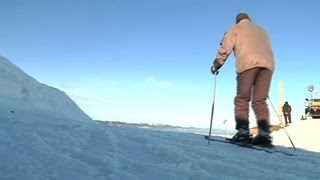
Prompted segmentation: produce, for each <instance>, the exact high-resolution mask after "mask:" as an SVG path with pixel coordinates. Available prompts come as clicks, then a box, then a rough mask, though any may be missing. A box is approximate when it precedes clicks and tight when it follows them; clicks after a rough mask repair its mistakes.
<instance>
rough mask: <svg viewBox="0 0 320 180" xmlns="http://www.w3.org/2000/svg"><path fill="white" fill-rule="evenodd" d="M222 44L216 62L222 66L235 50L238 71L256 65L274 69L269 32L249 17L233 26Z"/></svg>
mask: <svg viewBox="0 0 320 180" xmlns="http://www.w3.org/2000/svg"><path fill="white" fill-rule="evenodd" d="M220 45H221V46H220V48H219V50H218V53H217V57H216V60H215V64H216V63H217V64H219V65H220V66H222V65H223V64H224V63H225V61H226V60H227V58H228V56H229V55H230V54H231V52H232V51H233V52H234V55H235V57H236V70H237V73H241V72H243V71H246V70H248V69H251V68H255V67H264V68H267V69H269V70H270V71H274V68H275V65H274V57H273V52H272V48H271V45H270V41H269V38H268V35H267V33H266V32H265V31H264V30H263V29H262V28H261V27H259V26H257V25H256V24H254V23H252V22H251V21H250V20H248V19H243V20H241V21H240V22H239V23H237V24H236V25H234V26H232V27H231V28H230V29H229V30H228V32H227V33H226V34H225V36H224V38H223V39H222V41H221V43H220Z"/></svg>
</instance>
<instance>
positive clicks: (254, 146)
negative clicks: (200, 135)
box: [204, 135, 296, 156]
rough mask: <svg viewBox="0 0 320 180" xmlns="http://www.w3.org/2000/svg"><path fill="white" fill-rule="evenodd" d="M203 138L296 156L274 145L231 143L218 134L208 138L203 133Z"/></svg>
mask: <svg viewBox="0 0 320 180" xmlns="http://www.w3.org/2000/svg"><path fill="white" fill-rule="evenodd" d="M204 138H205V139H207V140H210V141H215V142H219V143H226V144H232V145H237V146H239V147H243V148H249V149H253V150H257V151H263V152H266V153H270V154H272V153H281V154H283V155H286V156H296V155H295V154H292V153H289V152H286V151H283V150H279V149H277V148H276V147H273V148H269V147H261V146H257V145H252V144H243V143H233V142H231V141H228V140H227V139H226V138H224V137H219V136H211V137H210V139H209V136H208V135H205V136H204Z"/></svg>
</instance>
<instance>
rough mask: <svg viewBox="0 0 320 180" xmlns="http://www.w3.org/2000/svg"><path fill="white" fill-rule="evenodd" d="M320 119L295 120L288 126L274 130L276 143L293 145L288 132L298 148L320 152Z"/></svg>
mask: <svg viewBox="0 0 320 180" xmlns="http://www.w3.org/2000/svg"><path fill="white" fill-rule="evenodd" d="M319 129H320V119H312V120H301V121H294V122H293V123H292V124H290V125H289V126H287V127H286V131H287V133H286V131H285V130H284V129H281V130H279V131H276V132H273V133H272V135H273V141H274V144H278V145H284V146H286V147H292V145H291V143H290V140H289V138H288V136H287V134H288V135H289V136H290V138H291V140H292V141H293V143H294V145H295V147H296V148H301V149H306V150H311V151H316V152H320V143H319V140H320V131H319Z"/></svg>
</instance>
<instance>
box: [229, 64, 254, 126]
mask: <svg viewBox="0 0 320 180" xmlns="http://www.w3.org/2000/svg"><path fill="white" fill-rule="evenodd" d="M258 71H259V68H253V69H249V70H247V71H244V72H242V73H239V74H238V76H237V95H236V97H235V99H234V107H235V108H234V114H235V119H236V121H249V103H250V101H251V96H252V86H253V84H254V82H255V79H256V75H257V73H258Z"/></svg>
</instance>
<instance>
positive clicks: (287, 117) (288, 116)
mask: <svg viewBox="0 0 320 180" xmlns="http://www.w3.org/2000/svg"><path fill="white" fill-rule="evenodd" d="M282 113H283V116H284V121H285V123H286V125H288V123H291V106H290V105H289V103H288V102H287V101H286V102H285V103H284V105H283V106H282Z"/></svg>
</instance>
